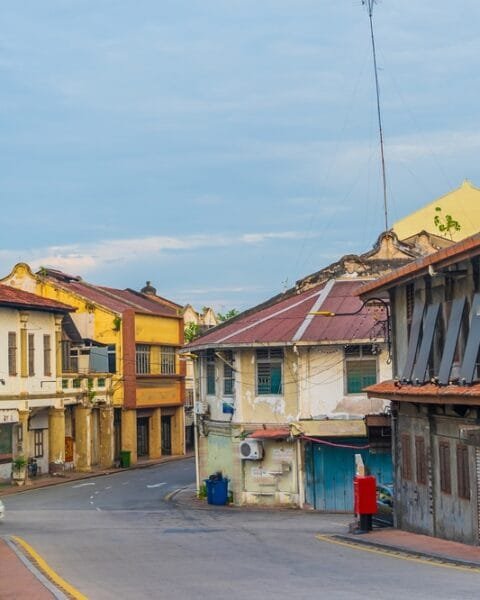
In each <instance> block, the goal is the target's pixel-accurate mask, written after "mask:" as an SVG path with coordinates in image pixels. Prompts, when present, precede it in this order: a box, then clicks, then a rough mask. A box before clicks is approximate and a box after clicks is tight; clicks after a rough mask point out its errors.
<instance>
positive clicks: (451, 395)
mask: <svg viewBox="0 0 480 600" xmlns="http://www.w3.org/2000/svg"><path fill="white" fill-rule="evenodd" d="M364 391H365V392H367V394H368V397H369V398H386V399H388V400H395V401H397V402H417V403H425V404H480V384H479V383H477V384H474V385H470V386H462V385H445V386H439V385H434V384H433V383H427V384H425V385H410V384H408V385H407V384H405V385H404V384H401V383H400V382H398V381H382V382H381V383H376V384H375V385H371V386H369V387H367V388H365V389H364Z"/></svg>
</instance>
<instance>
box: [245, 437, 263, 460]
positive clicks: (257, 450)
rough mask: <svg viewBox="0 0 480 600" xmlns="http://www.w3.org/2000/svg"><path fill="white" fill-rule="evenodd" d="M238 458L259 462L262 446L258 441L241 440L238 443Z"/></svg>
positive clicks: (261, 456)
mask: <svg viewBox="0 0 480 600" xmlns="http://www.w3.org/2000/svg"><path fill="white" fill-rule="evenodd" d="M240 458H242V459H243V460H261V459H262V458H263V444H262V442H260V441H259V440H243V442H241V443H240Z"/></svg>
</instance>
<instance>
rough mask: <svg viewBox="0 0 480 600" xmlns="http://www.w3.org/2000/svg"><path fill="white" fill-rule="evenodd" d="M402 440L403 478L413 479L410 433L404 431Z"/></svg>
mask: <svg viewBox="0 0 480 600" xmlns="http://www.w3.org/2000/svg"><path fill="white" fill-rule="evenodd" d="M401 440H402V479H407V480H411V479H412V443H411V440H410V435H409V434H408V433H403V434H402V436H401Z"/></svg>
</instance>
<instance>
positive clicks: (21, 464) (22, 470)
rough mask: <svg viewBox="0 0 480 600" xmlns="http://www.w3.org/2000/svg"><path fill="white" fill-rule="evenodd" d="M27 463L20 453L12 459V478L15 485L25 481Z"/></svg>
mask: <svg viewBox="0 0 480 600" xmlns="http://www.w3.org/2000/svg"><path fill="white" fill-rule="evenodd" d="M27 463H28V461H27V459H26V458H25V456H23V455H22V454H20V455H19V456H16V457H15V458H14V459H13V460H12V479H13V481H14V482H15V483H16V484H17V485H23V484H24V483H25V476H26V473H27Z"/></svg>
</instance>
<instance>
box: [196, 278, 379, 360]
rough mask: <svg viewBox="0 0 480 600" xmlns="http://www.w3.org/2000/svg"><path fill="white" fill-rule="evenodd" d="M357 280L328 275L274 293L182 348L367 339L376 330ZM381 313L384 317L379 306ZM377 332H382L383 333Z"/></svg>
mask: <svg viewBox="0 0 480 600" xmlns="http://www.w3.org/2000/svg"><path fill="white" fill-rule="evenodd" d="M361 285H362V282H361V281H358V280H334V279H331V280H329V281H327V282H325V283H324V284H321V285H319V286H316V287H314V288H310V289H308V290H307V291H304V292H302V293H299V294H295V295H289V296H288V297H286V298H284V297H282V296H280V297H278V299H276V301H275V302H273V303H271V304H268V303H265V304H263V305H260V307H259V308H258V310H250V311H247V312H245V313H243V314H240V315H239V316H237V317H235V318H234V319H231V320H229V321H226V322H225V323H223V324H221V325H219V326H217V327H214V328H213V329H210V330H209V331H208V333H206V334H205V335H203V336H201V337H199V338H197V339H196V340H194V341H193V342H191V343H190V344H188V346H187V349H189V350H195V349H196V348H207V347H210V346H230V347H235V346H238V345H248V346H251V345H255V344H259V345H265V344H270V345H285V344H294V343H295V344H297V343H298V344H302V343H304V344H309V343H315V344H318V343H322V342H323V343H330V344H331V343H336V342H338V343H342V342H348V341H353V340H370V339H372V337H373V336H372V332H374V331H375V330H377V333H378V319H376V318H375V317H374V315H373V314H372V311H371V310H368V309H367V308H365V309H363V310H360V309H361V308H362V301H361V300H360V299H359V298H358V296H357V291H358V289H359V287H360V286H361ZM319 310H322V311H329V312H333V313H353V312H355V311H359V312H358V314H355V315H351V314H349V315H344V316H341V315H337V316H320V315H313V314H311V313H312V312H314V311H319ZM381 313H382V314H381V318H383V317H384V315H383V311H381ZM377 337H383V334H382V335H381V336H380V335H379V336H377Z"/></svg>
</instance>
